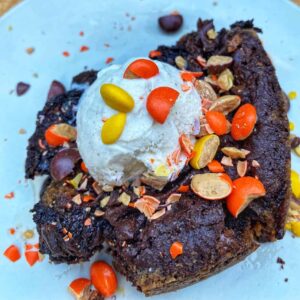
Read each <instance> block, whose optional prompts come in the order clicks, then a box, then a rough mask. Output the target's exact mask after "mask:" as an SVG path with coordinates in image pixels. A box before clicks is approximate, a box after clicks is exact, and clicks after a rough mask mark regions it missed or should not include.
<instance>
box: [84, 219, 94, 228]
mask: <svg viewBox="0 0 300 300" xmlns="http://www.w3.org/2000/svg"><path fill="white" fill-rule="evenodd" d="M91 225H92V220H91V218H87V219H86V220H85V221H84V226H91Z"/></svg>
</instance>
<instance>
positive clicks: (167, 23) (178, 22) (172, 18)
mask: <svg viewBox="0 0 300 300" xmlns="http://www.w3.org/2000/svg"><path fill="white" fill-rule="evenodd" d="M182 23H183V17H182V15H179V14H172V15H167V16H162V17H160V18H159V19H158V24H159V26H160V28H161V29H162V30H163V31H165V32H175V31H177V30H178V29H179V28H180V27H181V26H182Z"/></svg>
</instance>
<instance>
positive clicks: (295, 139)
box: [291, 136, 300, 149]
mask: <svg viewBox="0 0 300 300" xmlns="http://www.w3.org/2000/svg"><path fill="white" fill-rule="evenodd" d="M299 145H300V137H298V136H293V137H292V138H291V147H292V149H295V148H296V147H298V146H299Z"/></svg>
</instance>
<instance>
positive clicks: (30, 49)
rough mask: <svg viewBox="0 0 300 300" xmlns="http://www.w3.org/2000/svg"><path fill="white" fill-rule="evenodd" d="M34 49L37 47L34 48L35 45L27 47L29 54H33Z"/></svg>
mask: <svg viewBox="0 0 300 300" xmlns="http://www.w3.org/2000/svg"><path fill="white" fill-rule="evenodd" d="M34 51H35V48H33V47H29V48H27V49H26V53H27V54H29V55H31V54H32V53H33V52H34Z"/></svg>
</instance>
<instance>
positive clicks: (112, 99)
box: [100, 83, 134, 113]
mask: <svg viewBox="0 0 300 300" xmlns="http://www.w3.org/2000/svg"><path fill="white" fill-rule="evenodd" d="M100 94H101V96H102V98H103V100H104V102H105V103H106V104H107V105H108V106H110V107H111V108H113V109H115V110H117V111H120V112H123V113H128V112H130V111H132V109H133V108H134V100H133V98H132V97H131V96H130V95H129V94H128V93H127V92H126V91H125V90H123V89H122V88H120V87H118V86H117V85H115V84H112V83H105V84H103V85H102V86H101V88H100Z"/></svg>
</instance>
